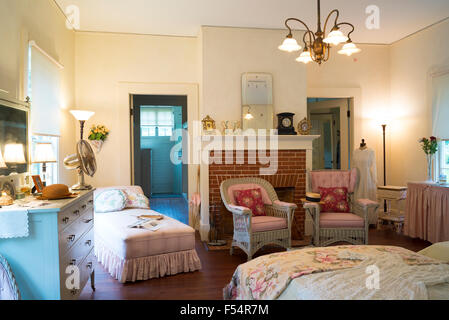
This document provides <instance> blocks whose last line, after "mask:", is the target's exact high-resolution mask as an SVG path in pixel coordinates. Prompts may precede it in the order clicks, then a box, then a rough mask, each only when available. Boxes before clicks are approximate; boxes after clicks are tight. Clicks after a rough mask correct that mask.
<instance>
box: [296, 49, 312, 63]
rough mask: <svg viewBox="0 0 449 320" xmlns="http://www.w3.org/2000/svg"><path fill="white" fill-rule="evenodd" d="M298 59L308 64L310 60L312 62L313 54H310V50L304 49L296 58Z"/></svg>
mask: <svg viewBox="0 0 449 320" xmlns="http://www.w3.org/2000/svg"><path fill="white" fill-rule="evenodd" d="M296 61H298V62H302V63H304V64H308V63H309V62H312V61H313V60H312V56H311V55H310V51H304V52H303V53H301V55H300V56H299V57H298V58H296Z"/></svg>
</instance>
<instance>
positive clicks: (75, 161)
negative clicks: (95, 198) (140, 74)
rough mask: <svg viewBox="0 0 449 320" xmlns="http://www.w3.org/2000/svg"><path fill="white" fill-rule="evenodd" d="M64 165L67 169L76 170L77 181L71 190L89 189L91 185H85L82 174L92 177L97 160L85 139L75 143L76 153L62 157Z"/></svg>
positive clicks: (95, 169)
mask: <svg viewBox="0 0 449 320" xmlns="http://www.w3.org/2000/svg"><path fill="white" fill-rule="evenodd" d="M64 166H65V167H66V168H67V169H69V170H77V171H78V183H77V184H75V185H74V186H72V190H90V189H92V186H91V185H87V184H86V182H85V180H84V174H87V175H88V176H90V177H93V176H94V174H95V172H96V171H97V161H96V160H95V153H94V151H93V150H92V147H91V146H90V144H89V143H88V142H87V141H86V140H80V141H78V143H77V144H76V153H75V154H72V155H70V156H68V157H66V158H65V159H64Z"/></svg>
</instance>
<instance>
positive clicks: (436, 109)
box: [432, 71, 449, 139]
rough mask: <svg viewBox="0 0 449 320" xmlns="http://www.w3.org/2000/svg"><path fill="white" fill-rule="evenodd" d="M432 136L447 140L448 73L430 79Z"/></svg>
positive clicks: (448, 113) (448, 111) (448, 107)
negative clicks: (431, 90)
mask: <svg viewBox="0 0 449 320" xmlns="http://www.w3.org/2000/svg"><path fill="white" fill-rule="evenodd" d="M432 89H433V95H432V97H433V98H432V116H433V123H432V127H433V128H432V134H433V135H434V136H435V137H437V138H440V139H449V125H448V123H449V71H448V72H446V73H443V74H441V75H438V76H435V77H433V79H432Z"/></svg>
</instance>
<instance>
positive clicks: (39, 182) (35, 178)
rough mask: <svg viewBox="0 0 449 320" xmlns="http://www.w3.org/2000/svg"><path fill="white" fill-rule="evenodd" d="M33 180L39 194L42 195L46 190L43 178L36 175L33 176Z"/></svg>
mask: <svg viewBox="0 0 449 320" xmlns="http://www.w3.org/2000/svg"><path fill="white" fill-rule="evenodd" d="M32 178H33V182H34V186H35V187H36V190H37V192H39V193H42V190H43V189H44V184H43V183H42V180H41V177H40V176H39V175H35V176H32Z"/></svg>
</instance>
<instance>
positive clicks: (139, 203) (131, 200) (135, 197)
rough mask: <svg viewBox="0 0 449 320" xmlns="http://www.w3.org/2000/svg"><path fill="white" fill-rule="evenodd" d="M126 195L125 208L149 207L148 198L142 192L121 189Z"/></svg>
mask: <svg viewBox="0 0 449 320" xmlns="http://www.w3.org/2000/svg"><path fill="white" fill-rule="evenodd" d="M123 192H124V193H125V195H126V205H125V208H137V209H150V200H149V199H148V198H147V197H146V196H145V195H143V194H141V193H137V192H132V191H129V190H123Z"/></svg>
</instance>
